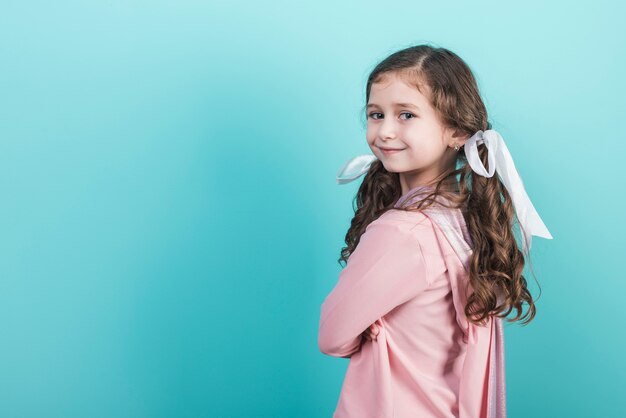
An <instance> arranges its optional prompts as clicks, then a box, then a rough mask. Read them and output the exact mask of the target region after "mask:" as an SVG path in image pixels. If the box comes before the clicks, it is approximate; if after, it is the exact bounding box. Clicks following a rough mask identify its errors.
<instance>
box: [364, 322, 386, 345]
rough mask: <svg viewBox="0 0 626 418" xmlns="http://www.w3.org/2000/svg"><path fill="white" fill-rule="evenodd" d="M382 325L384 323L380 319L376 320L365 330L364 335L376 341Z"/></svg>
mask: <svg viewBox="0 0 626 418" xmlns="http://www.w3.org/2000/svg"><path fill="white" fill-rule="evenodd" d="M381 325H382V324H380V323H379V320H378V321H376V322H374V323H373V324H372V325H370V326H369V328H368V329H366V330H365V331H363V336H364V337H365V339H367V340H370V341H376V337H377V336H378V333H379V332H380V327H381Z"/></svg>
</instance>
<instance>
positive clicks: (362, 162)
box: [337, 154, 377, 184]
mask: <svg viewBox="0 0 626 418" xmlns="http://www.w3.org/2000/svg"><path fill="white" fill-rule="evenodd" d="M376 160H377V158H376V156H375V155H372V154H363V155H357V156H356V157H352V158H350V159H349V160H348V161H346V162H345V164H344V165H343V166H342V167H341V168H340V169H339V171H338V172H337V184H346V183H350V182H351V181H354V180H356V179H357V178H359V177H360V176H362V175H363V174H365V173H367V171H368V170H369V168H370V166H371V165H372V163H373V162H374V161H376Z"/></svg>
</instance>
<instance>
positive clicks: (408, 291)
mask: <svg viewBox="0 0 626 418" xmlns="http://www.w3.org/2000/svg"><path fill="white" fill-rule="evenodd" d="M365 93H366V115H367V134H366V138H367V143H368V145H369V148H370V149H371V151H372V153H373V155H360V156H357V157H354V158H353V159H351V160H349V161H348V162H347V163H346V164H345V165H344V166H343V167H342V168H341V170H340V171H339V173H338V176H337V181H338V183H340V184H344V183H348V182H350V181H353V180H355V179H357V178H358V177H359V176H361V175H363V174H365V177H364V179H363V182H362V184H361V186H360V188H359V190H358V193H357V197H356V202H357V208H356V212H355V215H354V218H353V219H352V222H351V226H350V228H349V230H348V232H347V234H346V244H347V246H346V247H345V248H343V249H342V252H341V258H340V261H343V262H346V260H347V264H346V266H345V268H344V269H343V270H342V271H341V273H340V275H339V280H338V282H337V284H336V285H335V287H334V289H333V290H332V291H331V292H330V294H329V295H328V296H327V297H326V299H325V300H324V302H323V304H322V307H321V315H320V323H319V335H318V344H319V348H320V350H321V351H322V352H323V353H325V354H328V355H330V356H335V357H346V358H350V362H349V365H348V370H347V372H346V376H345V379H344V382H343V386H342V390H341V394H340V396H339V401H338V403H337V407H336V409H335V412H334V415H333V417H335V418H346V417H354V418H368V417H372V418H392V417H394V418H404V417H407V418H408V417H420V418H429V417H462V418H482V417H489V418H492V417H497V418H504V417H505V416H506V402H505V400H506V394H505V372H504V333H503V327H502V318H506V317H507V316H508V314H509V313H511V312H512V311H513V310H516V312H517V315H516V316H515V317H514V318H512V319H508V321H509V322H514V321H517V320H522V319H524V318H527V320H526V322H525V323H528V322H530V321H531V320H532V319H533V317H534V315H535V305H534V303H533V298H532V296H531V294H530V292H529V291H528V289H527V286H526V279H525V278H524V276H523V275H522V270H523V268H524V264H525V260H526V258H527V257H528V251H529V250H530V244H531V236H532V235H535V236H540V237H544V238H552V236H551V235H550V233H549V231H548V230H547V228H546V227H545V225H544V224H543V222H542V221H541V218H540V217H539V215H538V214H537V212H536V211H535V209H534V207H533V205H532V203H531V202H530V199H529V198H528V196H527V194H526V192H525V190H524V187H523V185H522V181H521V179H520V177H519V175H518V174H517V171H516V169H515V166H514V164H513V160H512V158H511V156H510V153H509V152H508V149H507V147H506V145H505V144H504V140H503V139H502V137H501V136H500V134H499V133H498V132H497V131H495V130H492V129H491V124H490V123H489V122H488V120H487V119H488V118H487V110H486V108H485V105H484V103H483V101H482V99H481V97H480V94H479V91H478V87H477V84H476V80H475V78H474V76H473V74H472V72H471V71H470V69H469V67H468V65H467V64H466V63H465V62H464V61H463V60H462V59H461V58H459V57H458V56H457V55H456V54H454V53H453V52H451V51H449V50H447V49H445V48H434V47H431V46H428V45H418V46H414V47H410V48H406V49H403V50H401V51H398V52H396V53H394V54H392V55H390V56H389V57H387V58H386V59H384V60H383V61H382V62H381V63H380V64H378V65H377V66H376V67H375V68H374V70H373V71H372V73H371V74H370V76H369V78H368V80H367V86H366V91H365ZM496 174H497V175H496ZM516 219H517V221H518V223H519V226H520V230H521V232H522V241H523V242H522V244H523V245H522V250H523V251H522V250H520V249H519V248H518V245H517V241H516V238H515V235H514V229H513V226H514V221H515V220H516ZM524 303H526V304H527V305H528V312H526V314H525V315H522V310H523V309H522V308H523V304H524Z"/></svg>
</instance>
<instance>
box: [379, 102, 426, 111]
mask: <svg viewBox="0 0 626 418" xmlns="http://www.w3.org/2000/svg"><path fill="white" fill-rule="evenodd" d="M393 106H395V107H412V108H414V109H418V110H419V107H418V106H416V105H414V104H413V103H393ZM370 107H380V106H379V105H377V104H375V103H370V104H368V105H367V108H368V109H369V108H370Z"/></svg>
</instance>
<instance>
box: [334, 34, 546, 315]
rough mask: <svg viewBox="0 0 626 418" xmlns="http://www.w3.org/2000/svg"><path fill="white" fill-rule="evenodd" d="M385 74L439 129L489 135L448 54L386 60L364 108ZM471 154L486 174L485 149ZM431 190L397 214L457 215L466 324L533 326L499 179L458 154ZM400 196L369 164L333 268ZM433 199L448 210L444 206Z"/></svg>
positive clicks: (459, 63) (391, 180) (457, 61)
mask: <svg viewBox="0 0 626 418" xmlns="http://www.w3.org/2000/svg"><path fill="white" fill-rule="evenodd" d="M390 74H392V75H396V76H400V77H402V78H403V79H404V80H405V81H407V82H409V83H411V85H413V86H415V87H416V88H417V89H418V90H419V91H420V92H422V93H424V91H423V90H425V91H426V93H425V95H426V96H427V97H429V99H430V102H431V104H432V106H433V107H434V109H435V110H436V111H437V114H438V116H439V118H440V120H441V122H442V124H443V125H444V126H447V127H450V128H454V129H455V130H457V131H458V132H460V133H462V134H464V135H467V136H468V137H469V136H471V135H473V134H474V133H476V132H477V131H478V130H483V131H485V130H487V129H491V123H490V122H489V121H488V120H487V109H486V107H485V105H484V103H483V100H482V98H481V96H480V93H479V89H478V86H477V83H476V79H475V77H474V75H473V74H472V71H471V70H470V68H469V66H468V65H467V64H466V63H465V62H464V61H463V60H462V59H461V58H460V57H459V56H457V55H456V54H455V53H453V52H451V51H449V50H448V49H445V48H436V47H433V46H430V45H417V46H412V47H409V48H406V49H402V50H400V51H397V52H395V53H393V54H391V55H390V56H389V57H387V58H386V59H384V60H383V61H381V62H380V63H379V64H378V65H377V66H376V67H375V68H374V69H373V70H372V72H371V73H370V75H369V77H368V80H367V87H366V91H365V96H366V100H365V103H366V105H365V106H367V103H368V102H369V96H370V89H371V86H372V84H373V83H377V82H379V81H382V80H383V78H384V77H385V76H387V75H390ZM424 87H425V89H424ZM365 109H366V108H365V107H364V111H363V114H365ZM478 153H479V156H480V158H481V160H482V162H483V164H484V165H485V167H488V160H487V148H486V147H485V145H484V144H481V145H479V146H478ZM456 176H459V180H458V190H452V189H451V188H450V187H449V185H450V184H457V182H456V181H454V180H455V179H456ZM451 181H452V182H451ZM433 184H434V188H433V189H432V191H431V192H430V193H427V194H426V195H425V196H424V197H423V198H421V199H420V200H419V201H418V203H417V205H408V206H405V205H401V206H399V207H398V208H397V209H400V210H408V211H411V210H420V209H424V208H427V207H429V206H431V205H432V204H435V203H436V204H443V205H444V206H446V207H453V208H459V209H461V212H462V213H463V216H464V218H465V221H466V224H467V226H468V230H469V233H470V236H471V239H472V243H473V254H472V256H471V260H470V271H469V284H471V286H472V289H473V292H472V294H471V295H468V299H467V305H466V306H465V314H466V316H467V318H468V320H470V321H471V322H473V323H475V324H483V323H484V322H485V321H486V320H487V319H488V317H489V315H495V316H499V317H501V318H506V317H507V316H508V315H509V313H510V312H511V311H512V310H513V309H515V310H516V311H517V315H516V316H515V317H513V318H509V319H508V321H509V322H515V321H518V320H523V319H525V318H526V321H523V322H522V324H523V325H526V324H527V323H529V322H530V321H532V319H533V318H534V316H535V311H536V309H535V304H534V302H533V298H532V296H531V294H530V292H529V290H528V288H527V286H526V285H527V282H526V279H525V278H524V276H523V275H522V271H523V269H524V264H525V258H529V254H525V255H524V254H523V253H522V251H520V249H519V248H518V245H517V241H516V237H515V234H514V230H513V226H514V221H515V220H516V219H517V218H516V216H515V211H514V208H513V205H512V202H511V198H510V196H509V194H508V192H507V190H506V188H505V187H504V185H503V184H502V182H501V181H500V179H499V178H498V176H497V175H494V176H492V177H483V176H480V175H476V174H475V173H474V172H473V171H472V169H471V167H470V166H469V164H468V163H467V159H466V157H465V152H464V150H463V149H461V151H460V152H458V153H457V160H456V163H455V166H454V167H451V168H449V169H447V170H445V171H444V172H442V173H441V174H440V175H439V176H438V177H437V178H436V179H435V180H434V181H433ZM418 193H423V190H422V191H420V190H418ZM401 195H402V188H401V185H400V179H399V174H398V173H391V172H388V171H387V170H386V169H385V168H384V166H383V164H382V162H381V161H380V160H375V161H374V163H373V164H372V165H371V166H370V168H369V171H368V172H367V174H366V175H365V177H364V179H363V182H362V184H361V186H360V187H359V190H358V192H357V195H356V196H355V199H354V202H353V209H354V211H355V214H354V217H353V218H352V221H351V225H350V228H349V230H348V232H347V234H346V237H345V242H346V244H347V246H346V247H344V248H342V249H341V257H340V258H339V260H338V261H339V263H340V264H341V263H342V262H343V263H344V265H345V264H346V263H347V259H348V258H349V256H350V254H352V252H353V251H354V249H355V248H356V246H357V245H358V243H359V240H360V237H361V235H362V234H363V233H364V232H365V229H366V227H367V225H369V224H370V223H371V222H372V221H374V220H375V219H377V218H378V217H379V216H380V215H382V214H383V213H384V212H386V211H387V210H389V209H392V208H393V207H394V204H395V203H396V202H397V201H398V199H399V198H400V197H401ZM439 196H442V197H444V198H445V199H447V201H448V202H449V203H450V204H449V205H447V204H445V201H442V200H441V199H439V198H438V197H439ZM409 200H410V199H409ZM354 203H356V207H354ZM518 222H519V221H518ZM531 267H532V266H531ZM498 294H500V304H499V305H498V303H499V298H498ZM524 302H526V303H527V304H528V311H527V312H526V313H525V314H524V315H522V311H523V303H524Z"/></svg>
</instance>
